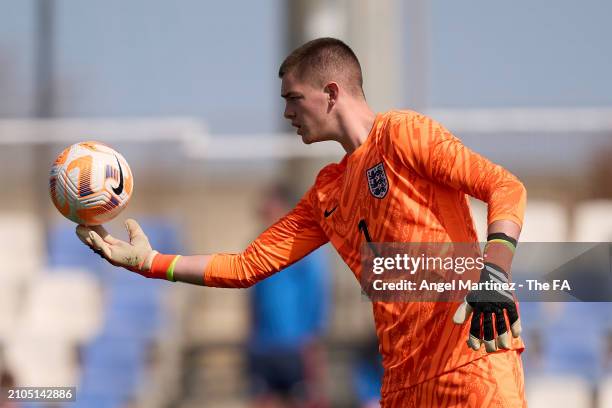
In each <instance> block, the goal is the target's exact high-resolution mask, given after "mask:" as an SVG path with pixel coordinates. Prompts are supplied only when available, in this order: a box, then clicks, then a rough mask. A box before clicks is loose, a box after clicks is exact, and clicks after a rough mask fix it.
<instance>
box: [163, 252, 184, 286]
mask: <svg viewBox="0 0 612 408" xmlns="http://www.w3.org/2000/svg"><path fill="white" fill-rule="evenodd" d="M180 257H181V256H180V255H177V256H175V257H174V259H173V260H172V262H170V266H168V270H167V271H166V279H167V280H169V281H171V282H176V279H174V267H175V266H176V263H177V262H178V260H179V258H180Z"/></svg>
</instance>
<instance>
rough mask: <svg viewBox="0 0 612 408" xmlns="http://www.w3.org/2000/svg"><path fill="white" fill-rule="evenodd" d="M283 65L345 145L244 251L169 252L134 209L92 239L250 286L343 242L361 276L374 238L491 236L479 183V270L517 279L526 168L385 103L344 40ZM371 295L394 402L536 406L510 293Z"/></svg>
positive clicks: (136, 265) (292, 84) (83, 234)
mask: <svg viewBox="0 0 612 408" xmlns="http://www.w3.org/2000/svg"><path fill="white" fill-rule="evenodd" d="M279 77H280V78H281V96H282V97H283V98H284V99H285V112H284V116H285V117H286V118H287V119H288V120H289V121H291V124H292V125H293V126H294V127H296V129H297V134H298V135H299V136H301V138H302V141H303V142H304V143H306V144H311V143H315V142H321V141H326V140H333V141H336V142H338V143H339V144H340V145H342V147H343V148H344V150H345V151H346V155H345V156H344V158H343V159H342V160H341V161H340V162H339V163H334V164H329V165H327V166H325V167H324V168H323V169H322V170H321V171H320V172H319V174H318V176H317V177H316V180H315V182H314V185H313V186H312V188H311V189H309V190H308V191H307V192H306V193H305V195H304V196H303V198H302V199H301V200H300V202H299V203H298V204H297V205H296V206H295V207H294V208H293V209H292V210H291V211H290V212H289V213H287V214H286V215H285V216H284V217H282V218H281V219H280V220H278V221H277V222H276V223H274V224H273V225H272V226H271V227H270V228H268V229H267V230H266V231H264V232H263V233H262V234H261V235H260V236H259V237H258V238H257V239H255V240H254V241H253V242H252V243H251V244H250V245H249V246H248V247H247V249H246V250H245V251H244V252H242V253H239V254H220V253H217V254H213V255H194V256H181V255H176V254H160V253H158V252H157V251H155V250H153V248H151V245H150V244H149V242H148V239H147V237H146V235H145V234H144V232H143V231H142V229H141V228H140V226H139V225H138V224H137V223H136V221H134V220H127V221H126V228H127V230H128V234H129V242H125V241H122V240H119V239H116V238H114V237H112V236H111V235H109V234H108V232H107V231H106V230H105V229H104V228H103V227H102V226H96V227H86V226H83V225H81V226H78V227H77V235H78V236H79V238H80V239H81V240H82V241H83V242H84V243H85V244H86V245H88V246H90V247H91V248H92V249H93V250H94V251H95V252H97V253H98V254H99V255H101V256H102V257H104V258H105V259H107V260H108V261H109V262H111V263H112V264H113V265H117V266H121V267H124V268H126V269H128V270H131V271H134V272H137V273H139V274H141V275H143V276H145V277H149V278H156V279H167V280H170V281H176V280H178V281H182V282H188V283H193V284H198V285H206V286H213V287H233V288H246V287H250V286H252V285H254V284H255V283H257V282H259V281H261V280H263V279H265V278H267V277H269V276H271V275H273V274H274V273H276V272H278V271H280V270H281V269H284V268H286V267H288V266H290V265H292V264H294V263H295V262H297V261H299V260H300V259H302V258H304V257H305V256H306V255H308V254H309V253H311V252H312V251H314V250H315V249H317V248H318V247H320V246H321V245H323V244H325V243H327V242H331V244H332V245H333V246H334V248H335V249H336V250H337V252H338V253H339V254H340V256H341V257H342V258H343V260H344V262H345V263H346V264H347V265H348V266H349V268H350V269H351V270H352V271H353V273H354V275H355V277H356V278H357V279H358V280H359V279H360V277H361V275H362V273H364V271H363V270H362V263H361V261H362V253H361V251H362V248H363V244H368V243H370V242H416V243H419V242H431V243H449V242H457V243H473V244H476V243H478V238H477V234H476V231H475V228H474V223H473V220H472V216H471V213H470V208H469V205H468V200H467V195H470V196H473V197H475V198H477V199H479V200H481V201H483V202H485V203H486V204H487V205H488V242H487V245H486V247H485V250H484V257H485V258H486V259H487V262H486V263H485V265H484V267H483V268H482V270H481V271H480V282H483V283H488V284H490V283H491V282H502V283H508V282H509V279H510V276H509V273H510V266H511V261H512V257H513V255H514V249H515V247H516V244H517V240H518V237H519V235H520V231H521V227H522V223H523V216H524V208H525V203H526V191H525V188H524V186H523V184H522V183H521V182H520V181H519V180H518V179H517V178H516V177H515V176H514V175H512V174H511V173H509V172H508V171H507V170H505V169H504V168H502V167H501V166H499V165H496V164H494V163H492V162H490V161H489V160H487V159H486V158H484V157H482V156H480V155H478V154H477V153H475V152H473V151H471V150H470V149H469V148H467V147H466V146H464V145H463V144H462V143H461V141H460V140H459V139H457V138H456V137H454V136H453V135H452V134H451V133H450V132H449V131H448V130H447V129H445V128H444V127H443V126H442V125H440V124H439V123H437V122H435V121H434V120H433V119H431V118H429V117H427V116H425V115H422V114H419V113H417V112H413V111H409V110H405V111H400V110H394V111H388V112H384V113H378V114H376V113H374V112H373V111H372V109H371V108H370V107H369V105H368V103H367V101H366V98H365V94H364V92H363V78H362V73H361V66H360V64H359V61H358V59H357V57H356V56H355V54H354V53H353V51H352V50H351V49H350V48H349V47H348V46H347V45H346V44H344V43H343V42H341V41H339V40H337V39H333V38H320V39H316V40H313V41H310V42H308V43H306V44H304V45H303V46H301V47H299V48H297V49H296V50H294V51H293V52H292V53H291V54H290V55H289V56H288V57H287V58H286V59H285V60H284V62H283V63H282V64H281V67H280V70H279ZM489 286H491V285H489ZM372 308H373V314H374V320H375V323H376V331H377V335H378V341H379V344H380V352H381V354H382V357H383V366H384V377H383V382H382V389H381V396H382V397H381V406H383V407H408V406H419V407H444V406H465V407H469V406H473V407H483V406H487V407H488V406H495V407H521V406H526V401H525V397H524V379H523V368H522V363H521V358H520V354H521V352H522V351H523V350H524V345H523V342H522V340H521V339H520V338H519V334H520V331H521V326H520V320H519V317H518V313H517V305H516V302H515V301H514V298H513V296H512V294H511V293H509V292H507V291H505V290H503V289H499V290H497V289H486V288H485V289H481V290H474V291H470V292H469V293H467V294H466V297H465V301H464V302H404V303H393V302H382V301H374V302H372ZM468 321H469V322H470V323H469V324H465V322H468ZM510 332H511V335H510ZM466 338H467V346H466V344H465V340H466ZM483 345H484V347H482V346H483Z"/></svg>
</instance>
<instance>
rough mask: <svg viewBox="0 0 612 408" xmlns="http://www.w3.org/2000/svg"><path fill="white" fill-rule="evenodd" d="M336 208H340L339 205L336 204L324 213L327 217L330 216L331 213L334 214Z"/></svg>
mask: <svg viewBox="0 0 612 408" xmlns="http://www.w3.org/2000/svg"><path fill="white" fill-rule="evenodd" d="M336 208H338V206H335V207H334V208H332V209H331V210H329V211H328V210H325V212H324V213H323V215H325V218H327V217H329V216H330V215H332V213H333V212H334V211H336Z"/></svg>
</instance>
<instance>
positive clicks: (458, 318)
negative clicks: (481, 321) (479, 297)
mask: <svg viewBox="0 0 612 408" xmlns="http://www.w3.org/2000/svg"><path fill="white" fill-rule="evenodd" d="M471 313H472V306H470V304H469V303H468V302H465V301H464V302H463V303H461V304H460V305H459V307H458V308H457V310H455V315H454V316H453V322H454V323H455V324H463V323H465V321H466V320H467V318H468V317H469V316H470V314H471Z"/></svg>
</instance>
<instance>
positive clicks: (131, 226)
mask: <svg viewBox="0 0 612 408" xmlns="http://www.w3.org/2000/svg"><path fill="white" fill-rule="evenodd" d="M125 227H126V229H127V232H128V236H129V242H125V241H122V240H120V239H117V238H115V237H113V236H112V235H110V234H109V233H108V232H107V231H106V229H105V228H104V227H103V226H101V225H97V226H93V227H88V226H84V225H79V226H77V228H76V234H77V236H78V237H79V239H80V240H81V241H82V242H83V243H84V244H85V245H87V246H89V247H90V248H91V249H92V250H93V251H94V252H95V253H97V254H98V255H100V256H101V257H102V258H104V259H106V260H107V261H108V262H109V263H111V264H112V265H114V266H120V267H123V268H125V269H127V270H130V271H132V272H136V273H138V274H140V275H142V276H145V277H147V278H155V279H168V280H172V281H174V276H173V274H174V265H175V264H176V262H177V261H178V258H179V255H162V254H159V253H158V252H157V251H155V250H153V248H151V244H150V243H149V239H148V238H147V236H146V235H145V233H144V232H143V231H142V228H140V225H138V223H137V222H136V221H135V220H132V219H128V220H127V221H126V222H125Z"/></svg>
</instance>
